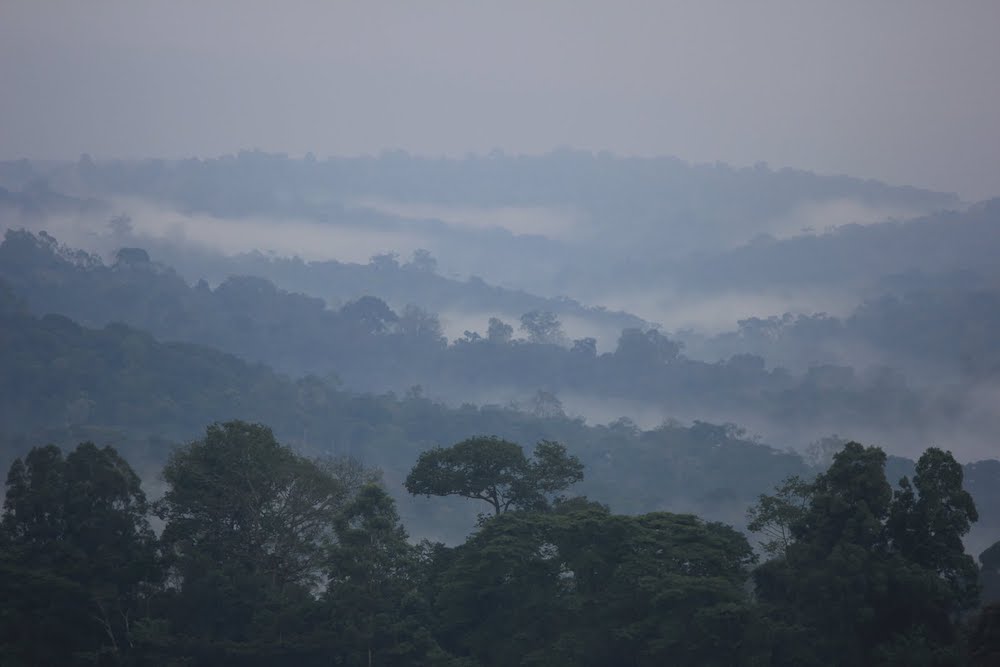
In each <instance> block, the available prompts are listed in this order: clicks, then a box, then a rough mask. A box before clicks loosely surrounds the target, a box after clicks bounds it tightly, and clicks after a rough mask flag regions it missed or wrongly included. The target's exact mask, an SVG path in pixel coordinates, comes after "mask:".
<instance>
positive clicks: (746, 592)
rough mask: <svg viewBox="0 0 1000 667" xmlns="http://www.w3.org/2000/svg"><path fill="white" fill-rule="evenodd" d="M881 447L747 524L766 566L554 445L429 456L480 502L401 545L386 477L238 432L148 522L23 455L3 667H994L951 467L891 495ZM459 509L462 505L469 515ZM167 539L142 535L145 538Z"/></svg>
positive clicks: (934, 459)
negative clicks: (645, 505)
mask: <svg viewBox="0 0 1000 667" xmlns="http://www.w3.org/2000/svg"><path fill="white" fill-rule="evenodd" d="M885 466H886V456H885V454H884V453H883V452H882V451H881V450H880V449H878V448H874V447H864V446H862V445H860V444H857V443H848V444H847V445H846V446H844V447H843V448H842V449H841V450H840V451H839V452H838V453H837V454H836V455H835V456H834V458H833V462H832V464H831V466H830V467H829V468H828V469H827V470H826V472H824V473H822V474H820V475H819V476H817V477H816V478H815V479H814V480H812V481H809V482H806V481H802V480H799V479H796V478H792V479H789V480H787V481H786V482H785V483H784V484H783V485H782V486H781V487H780V488H778V489H777V491H776V493H775V494H774V495H770V496H762V497H761V498H760V499H759V501H758V503H757V504H756V505H754V506H753V507H752V508H750V512H749V514H750V517H751V519H752V521H751V525H752V526H753V527H754V528H755V529H756V530H757V531H759V534H760V535H761V536H763V541H762V543H761V544H762V549H761V552H762V553H763V557H762V556H760V555H758V553H755V551H754V549H753V547H752V546H751V543H750V542H749V541H748V539H747V537H746V536H744V535H743V534H742V533H740V532H738V531H736V530H734V529H733V528H731V527H729V526H727V525H724V524H721V523H716V522H710V521H705V520H703V519H701V518H699V517H697V516H694V515H690V514H674V513H669V512H651V513H646V514H640V515H633V516H625V515H619V514H614V513H612V512H611V511H610V510H609V508H608V507H606V506H604V505H601V504H599V503H596V502H593V501H590V500H588V499H587V498H585V497H580V496H570V495H568V489H569V487H571V486H572V485H573V484H575V483H576V482H577V481H579V480H580V479H581V478H582V477H583V474H584V470H583V466H582V465H581V463H580V462H579V460H577V459H576V457H574V456H573V455H571V454H569V453H568V452H567V450H566V449H565V448H564V447H563V446H562V445H560V444H558V443H555V442H550V441H545V442H541V443H539V444H538V445H537V447H535V449H534V452H533V454H532V455H531V456H527V455H526V454H525V452H524V451H523V450H522V448H521V447H520V446H518V445H517V444H515V443H511V442H508V441H505V440H502V439H499V438H495V437H477V438H473V439H470V440H466V441H463V442H460V443H458V444H456V445H454V446H452V447H446V448H442V447H438V448H434V449H431V450H428V451H426V452H425V453H424V454H422V455H421V456H420V457H419V459H418V461H417V464H416V465H415V466H414V468H413V469H412V470H411V472H410V474H409V476H408V477H407V479H406V482H405V483H406V487H407V489H409V490H410V491H411V492H413V493H418V494H423V495H433V496H446V495H455V496H460V497H464V498H468V499H472V500H478V501H483V502H481V503H480V504H482V509H483V510H484V514H482V515H481V516H480V520H479V524H478V528H477V529H476V531H475V532H474V533H473V534H472V535H471V536H470V537H469V538H468V539H467V540H466V541H465V543H464V544H461V545H459V546H456V547H453V548H449V547H446V546H444V545H442V544H435V543H429V542H423V543H421V544H413V543H412V542H411V541H409V540H408V538H407V533H406V531H405V529H404V527H403V525H402V523H401V521H400V519H399V517H398V515H397V513H396V509H395V504H394V501H393V500H392V499H391V498H390V496H389V495H388V494H387V493H386V491H385V489H384V488H383V485H382V484H381V483H380V481H379V476H378V473H377V472H375V471H372V470H369V469H365V468H363V467H362V466H360V465H359V464H357V463H354V462H352V461H351V460H349V459H343V458H341V459H310V458H306V457H304V456H302V455H299V454H297V453H296V452H294V451H293V450H292V449H290V448H288V447H286V446H283V445H281V444H279V443H278V441H277V440H276V439H275V438H274V436H273V435H272V432H271V430H270V429H268V428H267V427H264V426H261V425H256V424H249V423H246V422H240V421H233V422H227V423H224V424H214V425H212V426H209V428H208V429H207V431H206V432H205V434H204V436H203V437H202V438H201V439H199V440H197V441H194V442H191V443H189V444H187V445H185V446H183V447H179V448H177V449H175V450H174V452H173V454H172V455H171V456H170V458H169V460H168V462H167V464H166V466H165V467H164V469H163V471H162V479H163V481H164V482H165V492H164V494H163V495H162V497H161V498H160V499H158V500H156V501H155V502H149V501H148V500H147V497H146V495H145V493H144V492H143V489H142V488H141V484H140V479H139V477H138V476H137V475H136V474H135V472H133V470H132V468H131V467H130V466H129V464H128V463H127V462H126V461H125V460H124V459H123V458H122V457H121V456H120V455H119V454H118V453H117V452H116V451H115V450H114V449H112V448H110V447H104V448H98V447H97V446H95V445H93V444H91V443H84V444H81V445H79V446H77V447H76V448H75V449H73V450H72V451H70V452H69V453H67V454H64V453H63V452H62V451H61V450H60V449H59V448H57V447H54V446H46V447H36V448H33V449H32V450H31V451H30V452H29V453H28V454H27V455H26V456H25V457H23V458H18V459H17V460H15V461H14V463H13V465H12V466H11V468H10V472H9V474H8V477H7V490H6V498H5V503H4V509H3V515H2V522H0V589H2V590H0V663H2V664H4V665H11V666H17V665H69V664H101V665H147V664H148V665H286V664H295V665H331V664H333V665H468V666H473V665H517V664H524V665H697V666H705V665H797V666H798V665H845V666H846V665H851V666H854V665H907V666H913V665H967V664H968V665H977V666H978V665H982V666H986V665H996V664H998V663H997V660H998V658H1000V632H998V621H1000V607H998V606H997V605H996V604H993V605H992V606H990V605H989V604H988V603H989V602H994V603H995V602H997V601H998V600H1000V543H998V544H997V545H994V546H993V547H991V548H990V549H989V550H987V551H986V552H985V553H984V554H983V555H982V556H981V562H982V567H981V568H979V567H977V566H976V563H975V562H974V560H973V559H972V557H970V556H968V555H967V554H966V553H965V551H964V548H963V545H962V537H963V536H964V535H965V534H966V533H967V531H968V530H969V527H970V525H971V524H972V522H974V521H976V519H977V516H978V514H977V510H976V507H975V505H974V503H973V500H972V497H971V496H970V495H969V494H968V493H967V492H966V491H965V490H964V489H963V486H962V483H963V474H962V468H961V466H959V465H958V464H957V463H956V462H955V460H954V459H953V458H952V456H951V454H950V453H947V452H944V451H942V450H939V449H929V450H927V451H926V452H925V453H924V455H923V456H921V457H920V460H919V461H918V462H917V464H916V468H915V474H914V475H913V477H912V479H909V478H906V477H904V478H903V479H902V480H900V481H899V483H898V485H897V486H896V487H895V488H893V487H892V486H891V485H890V483H889V482H888V481H887V479H886V473H885ZM472 500H470V502H472ZM154 526H155V530H154Z"/></svg>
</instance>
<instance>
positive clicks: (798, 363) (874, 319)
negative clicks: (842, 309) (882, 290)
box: [684, 278, 1000, 383]
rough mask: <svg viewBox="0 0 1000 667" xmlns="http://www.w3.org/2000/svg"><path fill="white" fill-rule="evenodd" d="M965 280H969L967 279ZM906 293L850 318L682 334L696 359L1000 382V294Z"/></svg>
mask: <svg viewBox="0 0 1000 667" xmlns="http://www.w3.org/2000/svg"><path fill="white" fill-rule="evenodd" d="M963 282H964V281H963ZM970 282H971V284H962V283H959V284H951V285H949V284H941V285H937V286H934V287H930V286H928V287H924V288H922V289H917V290H907V289H903V290H901V291H900V292H898V293H887V294H883V295H882V296H879V297H877V298H871V299H868V300H866V301H864V302H863V303H862V304H861V305H860V306H858V307H857V308H855V309H854V310H853V311H852V312H851V313H850V314H848V315H846V316H844V317H835V316H832V315H828V314H825V313H821V314H814V315H801V314H800V315H792V314H791V313H785V314H784V315H782V316H780V317H779V316H771V317H766V318H765V317H750V318H747V319H744V320H740V322H739V326H738V328H737V329H736V330H735V331H729V332H725V333H722V334H718V335H715V336H713V337H700V336H695V335H689V336H685V337H684V340H685V342H686V343H688V342H689V343H690V347H689V348H688V349H689V350H690V351H691V352H693V353H694V355H695V356H698V357H706V356H708V357H711V358H718V357H723V358H729V357H730V356H732V355H738V354H752V355H756V356H759V357H761V358H764V359H767V360H768V361H769V362H770V363H772V364H775V365H782V366H786V367H788V368H793V369H803V368H808V367H810V366H818V365H821V364H829V365H839V366H841V367H848V366H853V365H856V364H857V360H858V359H873V360H877V361H878V362H879V363H880V364H882V365H884V366H886V367H891V368H894V369H897V370H899V371H900V372H905V373H906V375H907V376H908V377H910V378H916V379H918V380H922V381H926V382H928V383H935V382H940V380H941V379H942V378H944V379H946V380H948V381H954V380H959V379H962V380H966V381H976V382H990V381H993V382H995V381H997V380H998V379H1000V353H998V352H997V348H996V345H995V344H994V341H996V340H997V338H998V337H1000V290H998V289H996V288H995V287H988V286H985V285H979V284H977V283H978V281H974V280H973V279H971V278H970Z"/></svg>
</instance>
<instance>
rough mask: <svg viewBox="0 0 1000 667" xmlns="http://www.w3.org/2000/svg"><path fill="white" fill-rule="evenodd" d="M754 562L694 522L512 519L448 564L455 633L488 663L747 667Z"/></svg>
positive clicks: (446, 594) (571, 514)
mask: <svg viewBox="0 0 1000 667" xmlns="http://www.w3.org/2000/svg"><path fill="white" fill-rule="evenodd" d="M751 563H752V553H751V550H750V548H749V545H748V544H747V542H746V539H745V538H743V536H742V535H740V534H739V533H736V532H735V531H733V530H732V529H730V528H728V527H724V526H720V525H717V524H705V523H704V522H702V521H700V520H698V519H696V518H695V517H692V516H686V515H673V514H667V513H656V514H648V515H643V516H638V517H624V516H616V515H612V514H609V513H608V512H607V511H606V510H603V509H601V508H599V507H593V506H590V507H587V506H584V507H580V508H577V509H569V510H567V511H560V512H556V513H549V514H528V513H509V514H505V515H503V516H499V517H496V518H494V519H491V520H490V521H488V522H487V523H486V524H485V525H484V527H483V529H482V530H481V531H480V532H479V533H478V534H477V535H475V536H474V537H472V538H471V539H470V540H469V541H468V542H467V543H466V544H465V545H463V546H462V547H459V548H458V549H457V550H456V556H455V558H454V560H453V561H452V562H451V563H450V564H449V565H448V566H447V569H446V571H445V574H444V576H443V577H442V582H443V583H442V587H441V591H440V594H439V597H438V603H437V604H438V608H439V610H440V611H439V613H440V615H441V622H442V624H443V637H444V638H445V639H444V641H445V642H446V645H447V646H448V647H449V648H451V649H452V650H453V651H455V652H458V653H461V654H464V655H468V656H471V657H474V658H475V659H476V660H478V661H479V662H481V663H482V664H484V665H509V664H528V665H610V664H634V665H658V664H667V663H669V664H676V665H715V664H718V665H723V664H736V663H739V662H740V661H741V660H745V659H746V658H748V657H749V656H748V655H747V653H746V652H745V650H744V649H745V648H746V646H745V643H746V642H745V639H746V638H745V636H744V633H745V630H746V628H747V626H748V623H749V620H750V617H751V608H750V605H749V601H748V599H747V597H746V592H745V587H744V581H745V578H746V576H747V572H748V569H747V568H748V567H749V565H750V564H751Z"/></svg>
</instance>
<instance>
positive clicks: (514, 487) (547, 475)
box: [405, 436, 583, 514]
mask: <svg viewBox="0 0 1000 667" xmlns="http://www.w3.org/2000/svg"><path fill="white" fill-rule="evenodd" d="M581 479H583V465H582V464H581V463H580V460H579V459H577V458H576V457H575V456H571V455H568V454H567V453H566V447H565V446H563V445H561V444H559V443H557V442H551V441H547V440H543V441H541V442H539V443H538V444H537V445H535V452H534V460H533V461H529V460H528V459H527V457H525V455H524V450H523V449H522V448H521V446H520V445H518V444H516V443H513V442H509V441H507V440H503V439H501V438H497V437H495V436H483V437H477V438H469V439H467V440H463V441H462V442H459V443H458V444H456V445H452V446H451V447H437V448H435V449H431V450H428V451H426V452H423V453H422V454H421V455H420V458H418V459H417V464H416V465H415V466H414V467H413V470H411V471H410V474H409V475H407V476H406V482H405V484H406V490H407V491H409V492H410V493H412V494H414V495H424V496H462V497H463V498H473V499H476V500H483V501H485V502H487V503H489V504H490V505H491V506H492V507H493V513H494V514H502V513H504V512H506V511H508V510H510V509H542V508H544V507H546V506H547V505H548V503H549V502H550V499H552V498H553V497H554V496H555V495H556V494H558V493H559V492H560V491H564V490H565V489H566V488H567V487H568V486H570V485H571V484H574V483H576V482H579V481H580V480H581Z"/></svg>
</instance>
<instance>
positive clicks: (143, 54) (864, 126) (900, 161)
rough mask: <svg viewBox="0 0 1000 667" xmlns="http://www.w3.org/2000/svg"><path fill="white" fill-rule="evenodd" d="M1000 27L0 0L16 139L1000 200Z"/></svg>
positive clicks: (903, 7) (946, 19)
mask: <svg viewBox="0 0 1000 667" xmlns="http://www.w3.org/2000/svg"><path fill="white" fill-rule="evenodd" d="M998 29H1000V2H997V1H995V0H982V1H976V0H968V1H963V0H952V1H950V2H944V1H943V0H942V1H940V2H927V1H925V0H898V1H887V0H886V1H876V0H834V1H831V2H825V1H824V2H820V1H815V2H812V1H807V0H794V1H787V2H776V1H769V0H754V1H750V0H732V1H730V2H715V1H711V0H693V1H691V2H668V1H666V0H660V1H658V2H622V1H620V2H611V1H607V2H593V1H589V0H574V1H572V2H561V1H555V0H536V1H533V2H513V1H511V0H506V1H504V2H487V1H485V0H484V1H477V0H468V1H467V2H432V1H420V2H417V1H413V0H403V1H400V2H375V1H366V2H335V1H334V0H326V1H322V2H320V1H317V2H304V1H287V0H286V1H283V2H278V1H276V0H275V1H272V2H254V1H251V0H217V1H214V2H213V1H211V0H201V1H191V2H189V1H186V0H171V1H169V2H160V1H151V0H143V1H132V0H130V1H122V2H111V1H102V0H92V1H89V2H82V1H67V2H64V1H57V0H0V158H15V157H36V158H58V157H68V158H74V159H75V158H76V157H78V156H79V155H80V154H81V153H84V152H86V153H90V154H91V155H93V156H94V157H96V158H101V157H120V156H124V157H144V156H163V157H179V156H205V157H210V156H216V155H221V154H224V153H233V152H236V151H238V150H240V149H243V148H260V149H263V150H268V151H276V152H286V153H289V154H291V155H302V154H304V153H306V152H308V151H312V152H314V153H315V154H317V155H318V156H326V155H331V154H338V155H356V154H362V153H377V152H379V151H381V150H383V149H393V148H402V149H405V150H408V151H410V152H413V153H417V154H423V155H442V154H447V155H462V154H464V153H466V152H480V153H484V152H488V151H490V150H492V149H494V148H500V149H502V150H504V151H506V152H508V153H540V152H546V151H548V150H550V149H552V148H555V147H560V146H572V147H577V148H585V149H594V150H601V149H607V150H611V151H613V152H615V153H618V154H622V155H657V154H660V155H662V154H667V155H675V156H677V157H680V158H683V159H685V160H690V161H693V162H713V161H716V160H721V161H724V162H730V163H733V164H736V165H749V164H753V163H755V162H757V161H766V162H768V163H770V165H771V166H772V167H781V166H794V167H801V168H806V169H813V170H817V171H820V172H824V173H849V174H852V175H857V176H864V177H874V178H879V179H882V180H886V181H889V182H892V183H905V184H913V185H919V186H924V187H931V188H935V189H941V190H948V191H956V192H958V193H960V194H961V195H962V196H964V197H966V198H967V199H981V198H985V197H988V196H993V195H1000V39H998V38H997V31H998Z"/></svg>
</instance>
